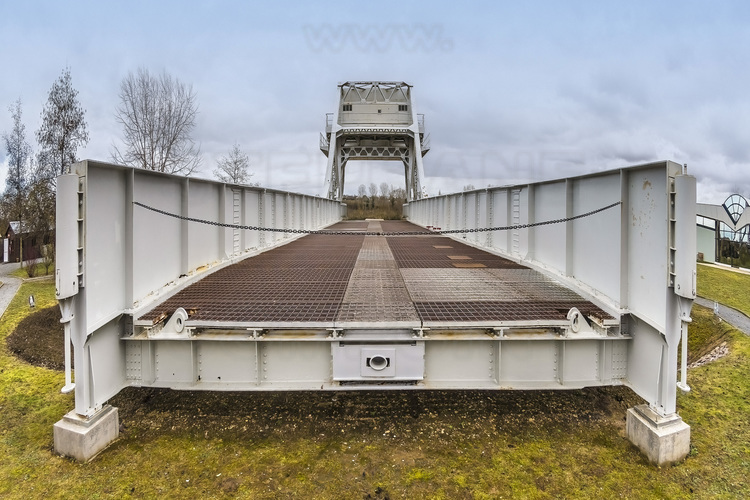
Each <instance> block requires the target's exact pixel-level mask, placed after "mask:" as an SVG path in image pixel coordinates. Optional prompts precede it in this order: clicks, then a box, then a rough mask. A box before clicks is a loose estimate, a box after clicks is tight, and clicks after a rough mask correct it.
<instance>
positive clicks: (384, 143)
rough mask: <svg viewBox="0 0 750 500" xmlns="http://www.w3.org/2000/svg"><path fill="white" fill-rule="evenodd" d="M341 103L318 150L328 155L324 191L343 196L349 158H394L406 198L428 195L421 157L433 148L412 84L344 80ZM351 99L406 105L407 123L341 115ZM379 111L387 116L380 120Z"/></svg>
mask: <svg viewBox="0 0 750 500" xmlns="http://www.w3.org/2000/svg"><path fill="white" fill-rule="evenodd" d="M338 88H339V104H338V107H337V108H336V111H335V112H334V113H332V114H329V115H328V117H327V120H326V131H325V134H321V137H320V149H321V151H322V152H323V153H324V154H325V155H326V156H327V157H328V164H327V168H326V180H325V193H326V196H327V197H328V198H330V199H333V200H338V201H341V200H342V199H343V196H344V180H345V177H346V164H347V162H348V161H349V160H396V161H399V160H400V161H401V162H402V163H403V165H404V179H405V185H406V196H407V200H418V199H421V198H423V197H425V196H426V195H427V190H426V186H425V184H424V167H423V165H422V157H423V156H424V155H425V154H426V153H427V151H428V150H429V136H426V135H425V132H424V120H423V117H422V115H418V114H417V113H416V111H415V107H414V105H413V98H412V93H411V89H412V86H411V85H409V84H407V83H404V82H345V83H342V84H339V86H338ZM353 103H363V104H372V105H378V104H384V105H385V104H398V105H402V106H406V107H407V109H408V112H409V114H410V120H409V123H405V124H393V123H389V121H388V120H387V119H385V117H386V115H385V114H384V115H377V116H374V117H369V116H368V117H367V118H366V119H363V120H362V122H361V123H347V120H342V119H341V118H342V113H345V111H342V110H343V109H344V106H351V105H352V104H353ZM379 116H381V117H382V118H383V119H382V120H380V121H379V120H378V117H379Z"/></svg>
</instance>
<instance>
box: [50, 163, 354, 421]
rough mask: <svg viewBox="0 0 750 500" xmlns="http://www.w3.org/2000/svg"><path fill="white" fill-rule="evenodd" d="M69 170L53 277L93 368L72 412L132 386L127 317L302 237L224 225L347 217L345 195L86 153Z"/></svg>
mask: <svg viewBox="0 0 750 500" xmlns="http://www.w3.org/2000/svg"><path fill="white" fill-rule="evenodd" d="M71 171H72V173H71V174H68V175H63V176H60V177H59V178H58V192H57V199H58V201H57V203H58V205H57V206H58V211H57V223H58V228H60V230H59V231H58V233H59V236H58V244H57V247H56V252H57V256H56V258H57V262H58V268H57V271H56V272H57V277H56V279H57V298H58V300H60V302H61V308H62V309H63V311H65V312H66V313H67V314H64V316H65V319H67V320H68V321H67V323H66V325H67V326H66V331H68V332H69V335H70V338H71V341H72V344H73V355H74V359H75V366H76V367H88V368H87V369H79V370H76V377H75V378H76V380H75V397H76V410H75V412H76V413H77V414H78V415H82V416H90V415H93V414H94V413H96V412H97V411H98V410H99V409H100V408H101V403H102V401H106V400H107V399H108V398H109V397H111V396H112V395H114V394H116V393H117V392H118V391H119V390H120V389H121V388H122V387H124V386H125V385H126V380H125V377H126V372H127V370H126V359H125V358H126V356H125V354H124V346H123V345H122V343H121V342H120V341H119V338H120V337H121V335H122V334H123V331H125V332H126V333H127V331H128V330H129V329H130V330H132V324H131V325H123V324H122V322H123V321H126V318H127V317H132V314H133V313H134V312H136V311H139V310H142V309H143V308H145V307H148V306H149V304H151V303H152V302H153V301H154V300H158V299H163V298H164V297H167V296H169V295H170V294H171V293H174V291H175V290H177V289H179V288H180V287H183V286H185V285H186V284H187V283H189V282H191V281H194V280H197V279H199V278H201V277H203V276H205V275H206V273H210V272H213V271H215V270H218V269H220V268H222V267H224V266H226V265H229V264H231V263H233V262H236V261H238V260H240V259H243V258H245V257H247V256H250V255H253V254H256V253H260V252H262V251H265V250H267V249H270V248H273V247H275V246H278V245H282V244H284V243H287V242H289V241H291V239H293V238H295V237H299V235H297V234H290V233H288V232H273V231H252V230H249V229H239V228H233V227H222V226H221V224H226V225H240V226H255V227H263V228H279V229H280V228H285V229H299V230H315V229H321V228H323V227H325V226H328V225H330V224H332V223H334V222H336V221H338V220H340V219H341V216H342V206H341V204H340V203H339V202H337V201H333V200H328V199H323V198H316V197H313V196H307V195H302V194H298V193H288V192H284V191H278V190H272V189H264V188H261V187H255V186H246V185H233V184H226V183H221V182H215V181H210V180H204V179H193V178H187V177H182V176H176V175H168V174H162V173H158V172H153V171H149V170H142V169H133V168H130V167H123V166H117V165H111V164H106V163H101V162H95V161H90V160H87V161H83V162H80V163H76V164H74V165H73V166H72V167H71ZM136 202H137V203H141V204H143V205H146V206H150V207H154V208H157V209H160V210H163V211H164V212H167V213H170V214H174V215H175V216H177V217H165V216H164V214H161V213H156V212H154V211H150V210H146V209H144V208H142V207H139V206H136V205H135V203H136ZM187 218H193V219H202V220H207V221H214V222H216V223H218V224H212V225H211V224H193V223H190V222H189V221H188V220H187ZM94 360H100V362H94ZM101 360H108V361H107V362H106V363H103V362H101ZM67 364H68V369H67V371H68V378H69V374H70V369H69V365H70V363H69V360H68V363H67ZM113 364H114V365H118V364H119V365H118V366H113ZM93 380H96V381H97V383H96V385H94V383H93ZM66 387H68V390H72V388H73V386H72V385H66Z"/></svg>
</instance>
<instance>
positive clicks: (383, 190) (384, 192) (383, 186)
mask: <svg viewBox="0 0 750 500" xmlns="http://www.w3.org/2000/svg"><path fill="white" fill-rule="evenodd" d="M389 194H391V187H390V186H389V185H388V183H387V182H381V183H380V196H382V197H383V198H388V195H389Z"/></svg>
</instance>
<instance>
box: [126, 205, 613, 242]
mask: <svg viewBox="0 0 750 500" xmlns="http://www.w3.org/2000/svg"><path fill="white" fill-rule="evenodd" d="M133 205H136V206H139V207H141V208H145V209H146V210H151V211H152V212H156V213H157V214H162V215H166V216H167V217H173V218H175V219H180V220H184V221H188V222H197V223H199V224H207V225H209V226H218V227H226V228H230V229H245V230H248V231H266V232H271V233H289V234H327V235H339V236H340V235H358V236H423V235H425V234H464V233H482V232H488V231H512V230H516V229H528V228H532V227H539V226H549V225H552V224H561V223H563V222H569V221H574V220H578V219H583V218H584V217H590V216H592V215H596V214H598V213H599V212H604V211H605V210H609V209H610V208H614V207H616V206H618V205H622V202H621V201H618V202H615V203H612V204H611V205H607V206H606V207H602V208H597V209H596V210H592V211H590V212H586V213H585V214H580V215H574V216H572V217H565V218H562V219H554V220H547V221H542V222H531V223H528V224H515V225H512V226H499V227H479V228H469V229H446V230H438V231H393V232H385V231H380V232H375V231H330V230H326V229H286V228H276V227H260V226H241V225H239V224H227V223H225V222H216V221H210V220H205V219H197V218H195V217H186V216H184V215H178V214H173V213H171V212H167V211H165V210H160V209H158V208H154V207H150V206H148V205H145V204H143V203H141V202H139V201H134V202H133Z"/></svg>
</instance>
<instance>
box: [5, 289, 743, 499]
mask: <svg viewBox="0 0 750 500" xmlns="http://www.w3.org/2000/svg"><path fill="white" fill-rule="evenodd" d="M703 276H705V275H704V274H701V279H703ZM29 294H34V295H35V297H36V300H37V304H38V307H39V308H41V307H44V306H45V305H51V304H54V286H53V284H51V283H40V282H36V283H35V282H30V283H25V284H23V285H22V288H21V290H20V293H19V294H18V295H17V296H16V297H15V299H14V300H13V302H12V303H11V305H10V307H9V308H8V311H7V312H6V314H5V316H3V318H2V319H0V410H1V411H2V416H3V418H2V420H0V454H1V455H2V457H3V459H2V461H0V497H3V498H18V499H33V498H74V497H81V498H94V499H95V498H232V497H241V498H357V499H358V498H380V499H383V498H450V499H454V498H479V499H482V498H522V497H523V498H560V497H566V498H568V497H569V498H611V497H624V498H686V497H695V498H743V497H744V498H749V497H750V389H749V387H750V385H749V384H748V383H747V381H748V380H750V363H749V362H748V360H749V359H750V338H748V337H746V336H744V335H743V334H741V333H740V332H737V331H736V330H734V329H732V328H731V327H729V326H728V325H726V323H719V322H717V321H715V320H714V317H713V315H712V313H711V312H710V311H709V310H707V309H703V308H697V307H696V308H695V309H694V311H693V318H694V321H693V323H692V324H691V325H690V333H691V335H694V336H695V339H703V340H698V341H697V342H698V343H699V345H692V344H691V349H702V348H705V345H707V344H709V343H712V342H715V339H716V338H722V339H724V340H726V341H727V342H728V343H729V345H730V355H729V356H727V357H725V358H722V359H720V360H718V361H716V362H714V363H711V364H708V365H705V366H702V367H699V368H695V369H692V370H691V371H690V373H689V380H688V382H689V384H690V386H691V387H692V391H691V392H689V393H687V394H679V395H678V408H679V412H680V414H681V416H682V417H683V418H684V419H685V421H686V422H687V423H689V424H690V425H691V427H692V449H691V453H690V455H689V456H688V458H687V459H686V460H685V461H684V462H683V463H682V464H679V465H677V466H674V467H664V468H657V467H653V466H651V465H649V464H648V463H647V461H646V460H645V458H644V457H643V456H642V455H641V454H640V452H639V451H638V450H637V449H636V448H635V447H633V446H632V445H631V444H630V443H629V442H628V441H627V439H626V438H625V436H624V417H625V415H624V412H623V411H621V409H620V408H617V409H616V411H613V412H612V417H611V418H610V417H608V418H584V417H585V416H584V415H583V414H581V415H580V419H578V418H568V419H567V420H566V421H565V423H564V424H560V425H557V424H556V423H555V418H556V416H557V415H560V414H561V413H558V412H557V411H556V410H555V407H556V405H557V404H561V405H564V406H565V413H566V414H569V413H570V412H578V411H579V409H580V410H581V411H582V410H585V409H586V408H588V407H591V406H593V405H596V406H601V407H607V406H608V405H613V407H614V406H616V405H617V401H618V400H621V399H622V396H623V394H624V393H625V392H629V391H627V390H626V389H623V388H611V389H610V388H607V389H597V390H595V391H565V392H563V391H558V392H556V393H555V396H554V397H553V396H550V397H549V404H548V405H547V407H542V408H541V409H540V408H539V407H534V408H533V409H526V408H523V407H521V408H518V409H517V410H514V411H512V412H506V411H501V410H500V409H499V403H501V402H502V401H503V400H504V399H505V398H506V397H510V395H509V393H499V392H487V391H468V392H465V391H461V392H457V393H453V394H455V398H454V399H455V401H458V403H456V402H450V401H449V402H445V403H441V404H437V403H435V401H436V399H435V398H434V397H432V396H430V395H429V393H419V394H416V393H409V394H404V393H401V392H387V393H378V395H377V396H375V397H377V398H379V399H377V401H379V402H380V404H379V405H374V406H372V407H369V408H364V409H359V410H357V411H353V410H352V411H351V412H350V413H346V412H343V413H341V414H337V415H338V416H337V417H336V418H333V417H329V418H327V419H326V418H325V416H326V415H328V414H330V409H336V405H338V404H341V403H342V402H343V401H345V400H346V401H348V402H349V403H353V404H357V403H358V402H361V401H365V400H366V398H365V397H364V396H357V395H335V394H330V393H326V394H321V393H314V395H313V394H311V393H301V394H299V393H296V394H283V393H281V394H279V393H275V394H270V395H265V396H259V395H252V394H250V395H246V396H241V397H240V396H237V398H238V399H237V402H236V404H233V403H232V401H231V400H230V401H229V402H226V403H222V404H221V405H218V404H216V403H215V402H214V401H215V400H214V399H212V398H214V397H219V396H212V395H211V394H206V395H205V396H202V397H196V398H195V399H190V398H183V399H181V400H179V404H177V405H175V407H174V409H172V410H170V411H164V410H161V411H158V412H157V411H155V410H153V409H149V408H150V407H149V404H150V403H149V399H151V398H152V397H154V398H159V397H162V396H161V395H160V394H161V393H158V392H154V391H151V390H147V389H139V390H136V389H128V391H141V392H138V393H137V394H140V395H142V398H141V399H142V405H140V406H139V405H135V406H132V407H128V406H127V405H123V406H121V418H122V419H123V421H124V422H125V423H126V425H128V428H127V430H126V432H125V433H124V434H123V436H122V437H121V439H120V440H119V441H118V442H116V443H114V444H113V445H112V446H111V447H110V448H109V449H108V450H106V451H105V452H104V453H103V454H101V455H100V456H99V457H97V458H96V459H95V460H94V461H92V462H91V463H88V464H78V463H76V462H73V461H71V460H69V459H66V458H62V457H59V456H56V455H55V454H54V453H53V451H52V425H53V424H54V422H55V421H57V420H58V419H60V418H61V417H62V415H64V414H65V413H66V412H68V411H70V410H71V409H72V408H73V395H72V394H68V395H63V394H61V393H60V387H62V385H63V378H64V377H63V374H62V372H57V371H53V370H48V369H43V368H37V367H33V366H31V365H28V364H26V363H25V362H22V361H20V360H18V359H16V358H15V357H13V356H11V355H10V354H9V352H8V350H7V347H6V342H5V339H6V337H7V336H8V335H9V334H10V333H11V331H12V330H13V329H14V326H15V325H16V324H17V323H18V322H19V321H20V320H21V319H22V318H23V317H24V316H26V315H27V314H28V313H29V308H28V305H27V303H26V300H25V298H26V297H27V296H28V295H29ZM61 345H62V340H61ZM167 392H169V393H170V394H172V393H171V392H170V391H167ZM181 394H183V393H181ZM415 394H416V395H415ZM542 394H546V393H542ZM545 397H547V396H545ZM594 397H595V398H596V400H593V399H592V398H594ZM626 397H627V396H626ZM116 399H117V398H115V401H113V404H115V405H117V401H116ZM413 399H416V400H417V401H420V402H421V403H420V404H421V405H422V406H424V407H423V408H421V409H420V411H419V412H417V413H415V414H414V415H411V414H410V413H409V411H408V403H409V401H411V400H413ZM290 401H294V403H290ZM300 401H310V402H311V403H309V404H308V406H305V405H304V404H300ZM212 402H213V403H212ZM256 402H257V405H258V406H259V409H256V408H252V409H248V407H247V406H246V405H248V404H249V405H253V404H255V403H256ZM464 402H465V404H466V407H467V408H468V407H472V408H473V409H472V410H468V409H466V408H464ZM626 402H627V401H626ZM263 405H267V406H263ZM261 406H263V407H262V408H261ZM323 407H325V408H328V410H324V409H323ZM603 412H604V414H606V413H607V412H606V411H603ZM334 413H335V412H334ZM165 414H169V415H165ZM170 415H171V416H170ZM509 416H512V417H513V419H514V421H510V420H509ZM574 417H575V415H574ZM178 422H187V424H180V423H178Z"/></svg>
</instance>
